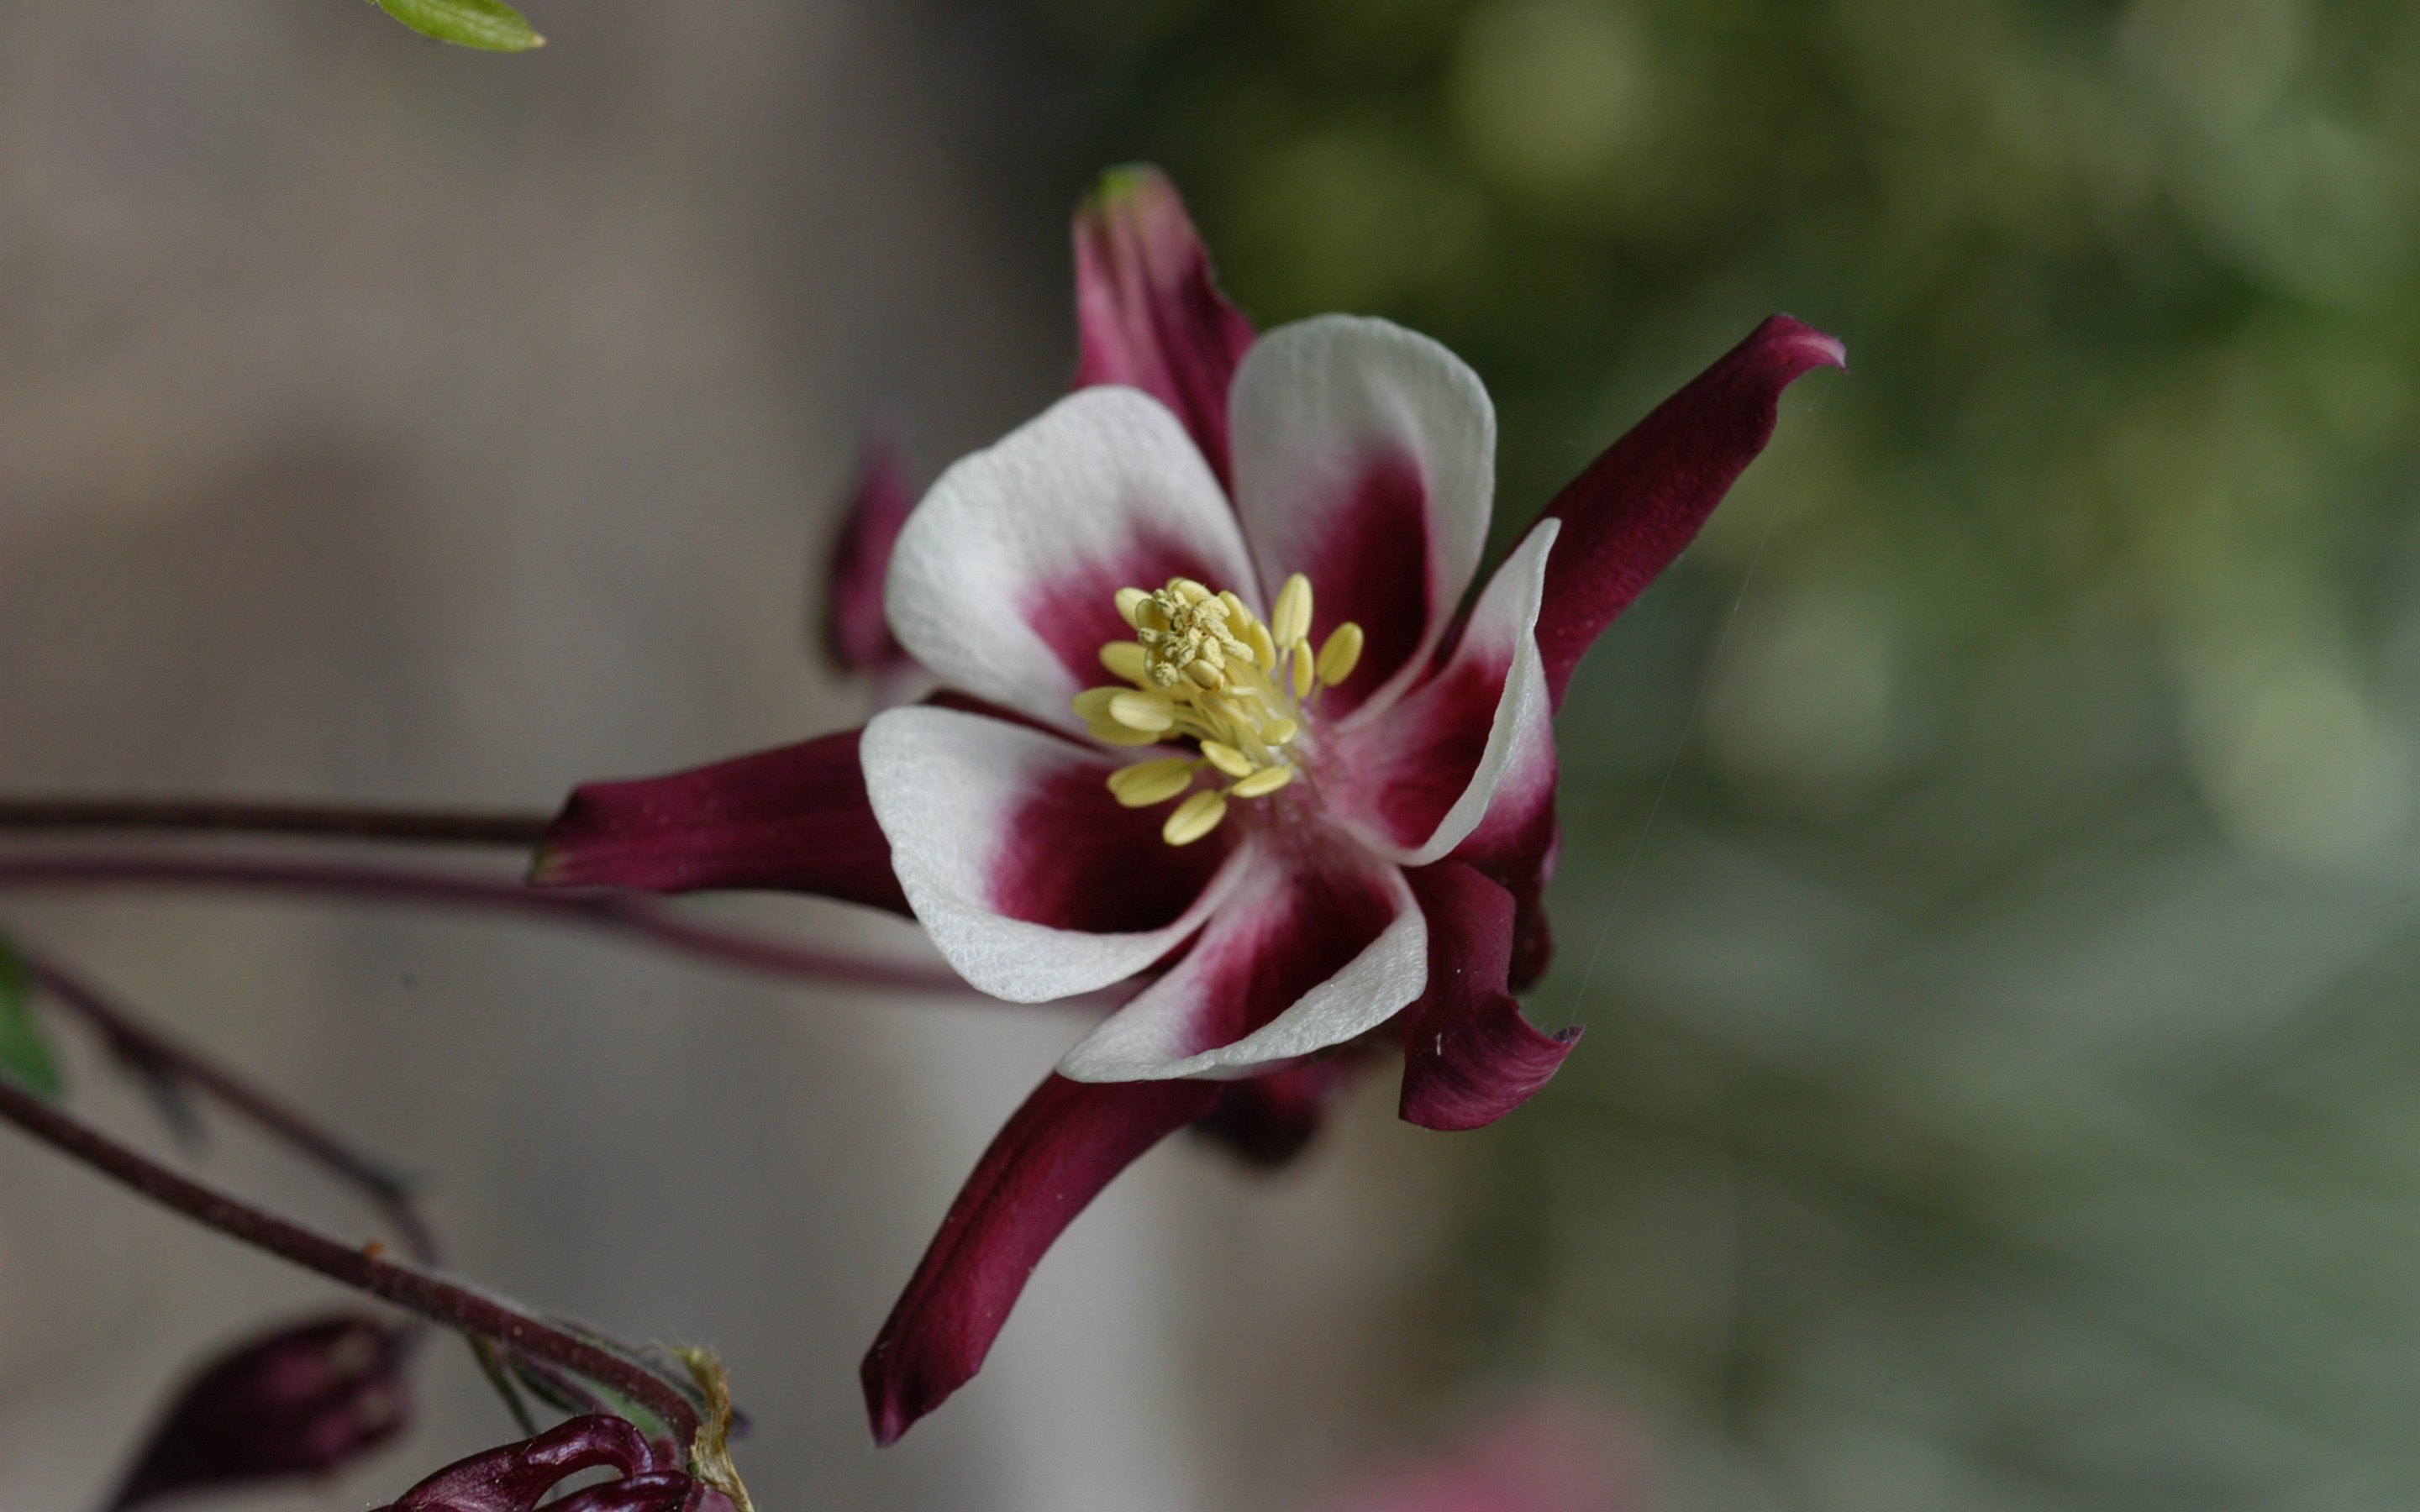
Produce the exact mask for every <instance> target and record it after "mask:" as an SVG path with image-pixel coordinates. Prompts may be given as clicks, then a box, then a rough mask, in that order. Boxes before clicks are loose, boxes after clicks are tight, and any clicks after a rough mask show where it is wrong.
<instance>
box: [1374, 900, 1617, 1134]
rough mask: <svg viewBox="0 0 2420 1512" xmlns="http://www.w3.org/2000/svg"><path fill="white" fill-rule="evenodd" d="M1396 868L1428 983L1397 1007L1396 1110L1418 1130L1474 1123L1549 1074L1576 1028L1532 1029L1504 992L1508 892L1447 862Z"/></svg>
mask: <svg viewBox="0 0 2420 1512" xmlns="http://www.w3.org/2000/svg"><path fill="white" fill-rule="evenodd" d="M1404 875H1405V876H1407V877H1409V878H1410V879H1411V884H1412V891H1413V892H1414V893H1415V894H1417V895H1418V896H1419V900H1420V912H1421V913H1423V914H1424V915H1426V916H1427V918H1428V924H1429V984H1428V989H1427V991H1425V992H1424V993H1422V994H1421V995H1420V997H1419V1001H1417V1002H1415V1003H1414V1004H1412V1006H1411V1007H1409V1008H1407V1009H1405V1010H1404V1015H1403V1019H1402V1023H1403V1026H1404V1095H1403V1102H1402V1104H1401V1112H1402V1114H1403V1117H1404V1121H1405V1122H1407V1123H1416V1124H1419V1126H1420V1127H1422V1128H1424V1129H1448V1130H1456V1129H1476V1128H1479V1127H1481V1125H1484V1124H1489V1123H1493V1122H1495V1121H1496V1120H1497V1119H1500V1118H1502V1117H1504V1115H1506V1114H1507V1113H1510V1112H1512V1110H1513V1109H1514V1108H1517V1107H1519V1106H1520V1105H1521V1104H1522V1103H1526V1102H1528V1100H1529V1097H1530V1095H1531V1094H1532V1093H1534V1092H1536V1091H1537V1090H1538V1088H1541V1087H1544V1086H1545V1085H1546V1083H1547V1082H1548V1081H1550V1080H1552V1079H1553V1077H1554V1074H1555V1072H1557V1071H1558V1070H1559V1069H1560V1068H1561V1066H1562V1063H1563V1057H1566V1056H1568V1055H1570V1054H1571V1053H1572V1047H1573V1046H1574V1045H1575V1044H1577V1043H1578V1042H1579V1038H1580V1030H1579V1027H1578V1026H1576V1025H1575V1026H1572V1027H1571V1028H1568V1029H1565V1030H1563V1031H1562V1032H1560V1033H1559V1034H1541V1033H1540V1032H1539V1031H1538V1030H1537V1029H1535V1028H1533V1027H1531V1026H1530V1024H1529V1021H1528V1020H1527V1019H1525V1018H1523V1017H1522V1016H1521V1005H1520V1004H1519V1003H1518V1002H1516V1001H1515V1000H1514V999H1513V998H1512V996H1510V995H1508V994H1507V993H1506V992H1505V990H1504V988H1505V980H1506V977H1507V975H1508V973H1509V971H1510V969H1511V965H1512V949H1513V933H1514V908H1513V899H1512V893H1510V892H1508V891H1506V890H1505V889H1504V888H1503V887H1500V886H1498V885H1497V883H1495V882H1492V881H1490V880H1489V879H1488V878H1486V877H1483V876H1481V875H1480V874H1479V873H1478V872H1475V871H1473V870H1471V869H1470V868H1469V867H1466V866H1464V865H1462V864H1461V863H1459V862H1455V861H1441V862H1439V863H1438V864H1436V865H1435V866H1428V867H1421V868H1419V870H1417V871H1412V872H1405V873H1404Z"/></svg>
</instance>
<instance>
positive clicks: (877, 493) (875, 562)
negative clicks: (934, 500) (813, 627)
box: [823, 439, 916, 677]
mask: <svg viewBox="0 0 2420 1512" xmlns="http://www.w3.org/2000/svg"><path fill="white" fill-rule="evenodd" d="M915 506H916V495H915V492H914V490H912V489H911V488H909V487H908V486H907V469H906V468H905V467H904V466H903V465H902V464H901V462H900V460H899V450H898V448H897V447H895V446H893V445H892V444H891V442H890V441H889V440H882V439H876V440H869V441H867V442H866V443H865V447H864V450H863V454H862V455H861V456H860V458H859V460H858V468H857V477H856V480H855V481H854V482H853V483H852V484H851V485H850V486H849V495H848V511H847V513H846V515H845V517H843V519H842V521H841V528H840V535H839V536H838V538H836V539H835V540H834V541H833V542H832V548H831V559H830V563H828V564H827V570H826V573H825V579H824V625H823V631H824V633H823V640H824V650H825V651H826V653H827V654H829V655H830V657H831V658H832V660H833V661H834V662H836V663H838V664H839V665H840V666H842V667H844V668H845V669H847V670H848V671H857V672H865V673H868V674H869V675H872V676H876V677H881V676H885V675H888V674H890V673H892V672H895V671H899V670H900V669H902V668H904V667H907V666H910V665H912V664H913V663H914V661H915V658H914V657H912V656H908V655H907V647H905V646H902V645H901V644H900V643H899V639H898V637H896V636H894V635H892V633H891V621H890V619H889V617H888V616H886V615H885V614H884V613H883V609H882V584H883V579H885V578H886V577H888V576H889V574H890V571H891V548H892V547H893V546H895V545H897V544H898V541H899V528H900V527H901V526H903V525H905V524H907V512H908V511H909V510H910V509H913V508H914V507H915Z"/></svg>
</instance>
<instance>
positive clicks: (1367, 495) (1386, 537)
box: [1229, 316, 1496, 708]
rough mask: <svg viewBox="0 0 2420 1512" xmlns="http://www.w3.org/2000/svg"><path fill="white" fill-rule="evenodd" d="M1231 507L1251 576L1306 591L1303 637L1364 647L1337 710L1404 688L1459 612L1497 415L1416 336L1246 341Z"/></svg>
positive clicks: (1444, 357)
mask: <svg viewBox="0 0 2420 1512" xmlns="http://www.w3.org/2000/svg"><path fill="white" fill-rule="evenodd" d="M1229 411H1230V417H1231V419H1232V421H1233V442H1234V466H1235V505H1236V509H1237V511H1238V513H1240V514H1241V515H1242V516H1243V520H1244V532H1245V534H1246V535H1247V536H1248V537H1249V539H1250V541H1251V544H1252V551H1253V557H1254V560H1255V561H1256V562H1257V563H1258V564H1259V566H1260V569H1261V580H1262V581H1263V582H1264V583H1268V584H1271V585H1273V586H1274V585H1275V584H1278V583H1281V582H1283V581H1284V580H1285V578H1286V575H1287V574H1289V573H1294V572H1301V573H1305V574H1307V575H1308V576H1309V577H1310V579H1311V584H1312V587H1313V588H1314V589H1315V590H1316V594H1317V596H1316V601H1315V606H1314V607H1315V609H1316V610H1317V619H1316V620H1315V622H1314V625H1315V628H1314V632H1313V633H1314V635H1315V636H1317V637H1319V638H1322V639H1324V638H1325V637H1326V634H1327V632H1328V631H1329V630H1331V629H1333V628H1334V627H1335V626H1336V625H1338V624H1340V623H1342V621H1344V620H1348V619H1349V620H1353V621H1356V622H1357V623H1358V624H1359V625H1361V628H1362V630H1363V631H1364V632H1365V633H1366V634H1367V635H1368V637H1369V641H1368V644H1367V646H1366V648H1365V650H1364V652H1363V667H1362V670H1361V671H1359V672H1357V674H1356V675H1355V677H1354V678H1353V679H1352V680H1350V681H1348V682H1347V683H1346V684H1345V685H1344V686H1343V687H1342V688H1341V689H1340V690H1339V693H1340V695H1341V696H1340V698H1339V700H1338V701H1337V706H1338V707H1341V708H1351V707H1355V706H1359V705H1368V706H1372V707H1375V706H1378V705H1381V704H1384V703H1386V702H1390V701H1391V700H1392V699H1394V698H1395V697H1397V696H1399V695H1400V694H1401V693H1402V691H1403V690H1404V687H1405V686H1406V685H1407V684H1408V682H1409V680H1410V679H1411V678H1412V677H1414V676H1416V675H1417V672H1418V669H1419V667H1420V666H1421V665H1422V663H1423V662H1424V661H1425V659H1426V657H1427V656H1428V653H1429V652H1430V650H1431V649H1433V648H1434V647H1435V645H1436V642H1437V638H1438V637H1439V636H1440V635H1441V634H1443V633H1444V630H1445V626H1446V625H1447V623H1448V622H1449V621H1450V619H1451V618H1452V616H1453V613H1454V610H1455V609H1457V608H1459V607H1460V605H1461V602H1462V595H1463V593H1464V591H1465V590H1466V589H1467V588H1468V587H1469V586H1470V579H1471V575H1472V574H1473V573H1474V572H1476V571H1477V570H1478V567H1479V558H1480V553H1481V550H1482V549H1483V548H1485V546H1486V542H1487V519H1488V512H1489V510H1490V508H1491V506H1492V501H1493V499H1494V495H1495V468H1496V409H1495V407H1494V406H1493V405H1492V404H1490V403H1489V402H1488V398H1487V391H1486V389H1485V388H1484V387H1483V386H1481V383H1480V381H1479V378H1478V376H1477V375H1476V374H1474V373H1472V372H1471V370H1470V369H1469V368H1468V367H1467V366H1466V365H1465V364H1464V363H1463V362H1462V360H1461V359H1460V358H1458V357H1456V356H1454V355H1453V354H1452V353H1451V352H1450V351H1448V350H1446V349H1445V348H1444V347H1440V346H1438V345H1437V344H1436V343H1435V342H1434V341H1431V340H1430V339H1428V338H1427V337H1426V336H1422V335H1419V334H1416V333H1414V332H1409V331H1405V330H1404V329H1403V328H1402V327H1400V326H1396V325H1391V324H1389V323H1388V322H1387V321H1384V320H1373V319H1366V318H1362V317H1359V316H1320V317H1318V318H1316V319H1311V320H1305V321H1301V322H1299V323H1297V324H1295V325H1290V326H1282V327H1280V328H1279V329H1278V330H1275V331H1272V332H1268V333H1267V334H1266V335H1264V336H1262V337H1261V338H1260V340H1259V341H1257V342H1255V343H1253V344H1252V348H1251V350H1250V351H1249V352H1248V353H1247V354H1246V355H1245V357H1244V361H1243V364H1242V366H1240V367H1239V368H1237V369H1236V372H1235V383H1234V388H1233V397H1232V400H1231V403H1230V406H1229Z"/></svg>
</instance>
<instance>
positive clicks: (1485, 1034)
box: [1397, 997, 1583, 1134]
mask: <svg viewBox="0 0 2420 1512" xmlns="http://www.w3.org/2000/svg"><path fill="white" fill-rule="evenodd" d="M1474 1019H1475V1022H1474V1023H1472V1024H1471V1025H1470V1026H1468V1027H1467V1028H1466V1031H1465V1032H1466V1034H1467V1035H1468V1036H1469V1040H1468V1041H1467V1042H1464V1043H1454V1042H1452V1041H1450V1040H1449V1039H1447V1038H1445V1037H1442V1036H1433V1037H1432V1039H1431V1040H1430V1041H1428V1042H1427V1043H1424V1044H1413V1043H1410V1042H1408V1041H1407V1042H1406V1043H1405V1044H1404V1095H1403V1099H1402V1101H1401V1103H1399V1104H1398V1105H1397V1112H1398V1113H1399V1114H1400V1115H1401V1117H1402V1118H1403V1120H1404V1122H1405V1123H1410V1124H1416V1125H1418V1126H1419V1127H1420V1128H1423V1129H1435V1130H1436V1131H1438V1132H1439V1133H1443V1134H1462V1133H1466V1132H1467V1131H1469V1130H1472V1129H1483V1128H1485V1127H1486V1126H1487V1125H1489V1124H1491V1123H1494V1122H1495V1121H1496V1120H1497V1119H1500V1118H1502V1117H1504V1115H1506V1114H1508V1113H1510V1112H1512V1110H1513V1109H1514V1108H1517V1107H1519V1106H1520V1105H1521V1104H1522V1103H1527V1102H1528V1101H1529V1099H1530V1098H1532V1097H1534V1096H1536V1095H1537V1093H1538V1090H1539V1088H1543V1087H1544V1086H1545V1085H1546V1084H1547V1083H1548V1082H1550V1081H1553V1080H1554V1079H1555V1072H1558V1071H1560V1070H1561V1069H1562V1066H1563V1060H1564V1058H1565V1057H1568V1056H1569V1055H1570V1054H1571V1053H1572V1050H1573V1048H1574V1047H1575V1046H1576V1045H1577V1044H1578V1043H1579V1042H1580V1035H1581V1033H1582V1032H1583V1030H1582V1026H1579V1025H1576V1024H1575V1025H1573V1026H1571V1027H1569V1028H1567V1029H1560V1030H1558V1031H1557V1032H1555V1033H1553V1034H1545V1033H1542V1032H1540V1031H1539V1030H1538V1029H1537V1028H1535V1027H1534V1026H1531V1025H1530V1023H1529V1022H1528V1020H1527V1019H1525V1018H1523V1017H1522V1016H1521V1005H1520V1004H1519V1003H1517V1002H1514V1001H1513V1000H1512V998H1510V997H1496V998H1493V999H1491V1000H1490V1001H1489V1002H1488V1003H1486V1004H1485V1005H1484V1006H1483V1007H1482V1009H1481V1011H1480V1012H1479V1013H1478V1014H1476V1015H1474Z"/></svg>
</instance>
